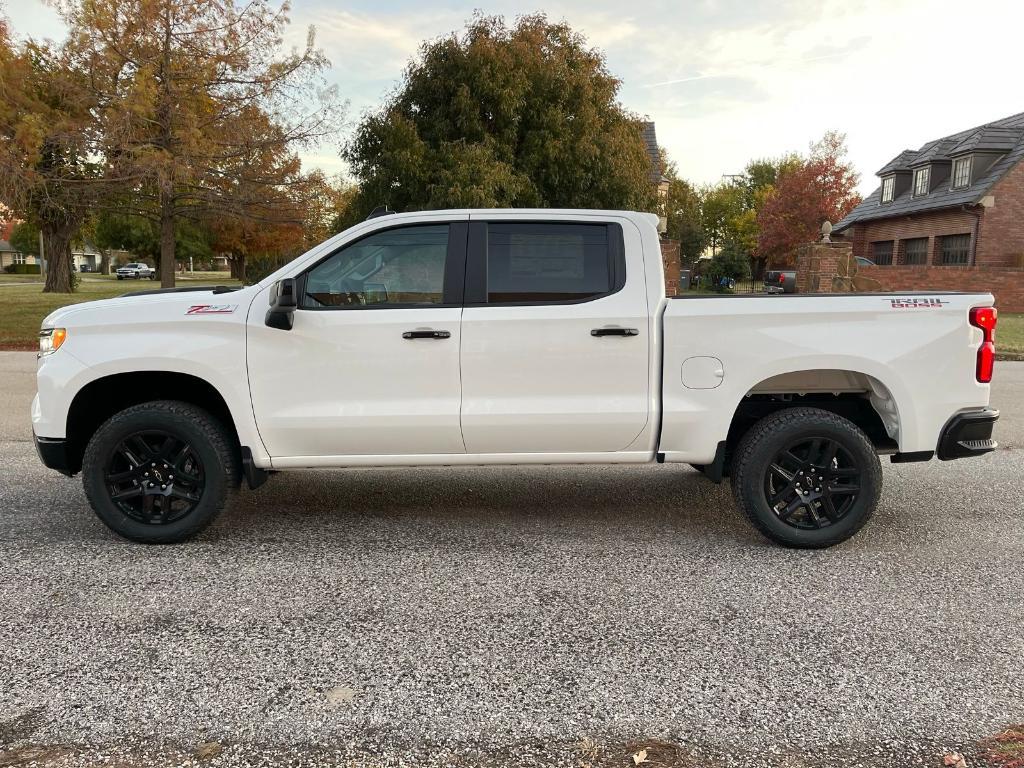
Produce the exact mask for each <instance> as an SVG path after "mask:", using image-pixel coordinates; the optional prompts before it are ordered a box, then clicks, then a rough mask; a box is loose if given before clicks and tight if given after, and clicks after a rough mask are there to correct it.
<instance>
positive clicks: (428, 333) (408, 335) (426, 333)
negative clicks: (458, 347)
mask: <svg viewBox="0 0 1024 768" xmlns="http://www.w3.org/2000/svg"><path fill="white" fill-rule="evenodd" d="M451 335H452V334H451V331H435V330H433V329H431V328H426V329H420V330H416V331H406V332H405V333H403V334H402V338H403V339H447V338H449V337H450V336H451Z"/></svg>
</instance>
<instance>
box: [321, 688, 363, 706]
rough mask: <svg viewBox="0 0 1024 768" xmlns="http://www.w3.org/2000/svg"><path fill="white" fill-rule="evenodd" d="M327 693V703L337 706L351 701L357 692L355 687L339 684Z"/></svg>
mask: <svg viewBox="0 0 1024 768" xmlns="http://www.w3.org/2000/svg"><path fill="white" fill-rule="evenodd" d="M326 695H327V703H328V704H330V705H331V706H333V707H336V706H338V705H339V704H349V703H351V702H352V701H353V700H354V699H355V697H356V692H355V689H354V688H349V687H348V686H347V685H339V686H336V687H334V688H331V690H329V691H328V692H327V694H326Z"/></svg>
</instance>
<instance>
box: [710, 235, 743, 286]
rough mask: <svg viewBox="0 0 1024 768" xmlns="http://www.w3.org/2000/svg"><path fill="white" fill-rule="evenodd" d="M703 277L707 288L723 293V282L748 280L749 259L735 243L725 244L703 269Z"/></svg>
mask: <svg viewBox="0 0 1024 768" xmlns="http://www.w3.org/2000/svg"><path fill="white" fill-rule="evenodd" d="M704 277H705V279H706V280H707V285H708V287H709V288H713V289H714V290H716V291H723V292H724V291H725V290H727V287H726V286H725V285H723V282H725V281H728V280H735V281H740V280H749V279H750V258H749V257H748V256H747V254H746V253H745V252H744V251H743V250H742V249H741V248H740V247H739V246H738V245H736V244H735V243H726V244H725V246H724V247H723V248H722V251H721V252H720V253H719V254H717V255H716V256H715V257H714V258H712V259H711V261H710V263H709V264H708V265H707V267H706V268H705V269H704Z"/></svg>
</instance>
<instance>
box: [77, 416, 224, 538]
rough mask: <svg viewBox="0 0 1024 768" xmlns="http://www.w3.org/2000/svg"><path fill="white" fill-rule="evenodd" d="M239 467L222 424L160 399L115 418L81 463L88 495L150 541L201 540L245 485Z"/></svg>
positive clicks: (99, 510) (120, 529)
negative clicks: (199, 535) (198, 535)
mask: <svg viewBox="0 0 1024 768" xmlns="http://www.w3.org/2000/svg"><path fill="white" fill-rule="evenodd" d="M239 477H240V470H239V462H238V457H237V456H236V452H235V448H234V445H233V441H232V440H231V438H230V436H229V435H228V433H227V431H226V430H225V429H224V427H223V425H222V424H221V423H220V422H219V421H217V420H216V419H214V418H213V417H212V416H211V415H210V414H209V413H207V412H206V411H204V410H202V409H200V408H197V407H195V406H194V405H190V404H188V403H182V402H177V401H173V400H158V401H154V402H150V403H143V404H141V405H136V406H133V407H131V408H128V409H126V410H124V411H121V412H120V413H118V414H115V415H114V416H112V417H111V418H110V419H108V420H107V422H106V423H104V424H103V425H102V426H101V427H100V428H99V429H98V430H96V434H94V435H93V436H92V439H91V440H90V441H89V445H88V446H87V447H86V449H85V455H84V456H83V459H82V482H83V485H84V486H85V495H86V497H87V498H88V499H89V503H90V504H91V505H92V508H93V510H94V511H95V512H96V514H97V515H98V516H99V518H100V519H101V520H102V521H103V522H104V523H106V525H107V526H108V527H109V528H111V529H112V530H113V531H115V532H116V533H118V534H120V535H121V536H124V537H125V538H127V539H131V540H133V541H139V542H143V543H147V544H171V543H175V542H179V541H184V540H185V539H187V538H189V537H191V536H193V535H195V534H196V533H198V532H199V531H201V530H202V529H203V528H205V527H206V526H207V525H209V524H210V523H211V522H212V521H213V519H214V518H215V517H216V516H217V515H218V514H219V513H220V511H221V510H222V509H223V508H224V507H225V505H226V504H227V502H228V500H229V498H230V497H231V495H232V494H233V493H234V492H235V490H236V489H237V488H238V484H239Z"/></svg>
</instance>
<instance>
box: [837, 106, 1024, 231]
mask: <svg viewBox="0 0 1024 768" xmlns="http://www.w3.org/2000/svg"><path fill="white" fill-rule="evenodd" d="M969 152H996V153H1001V154H1003V156H1002V157H1000V158H999V159H998V160H997V161H996V162H995V163H993V164H992V166H991V167H990V168H989V169H988V170H987V171H986V172H985V175H984V176H983V177H982V178H980V179H978V180H977V181H975V182H974V183H973V184H972V185H971V186H969V187H967V188H965V189H953V188H952V178H950V179H946V180H945V181H943V182H942V183H941V184H940V185H939V186H938V187H937V188H936V189H935V190H933V191H932V192H930V193H929V194H927V195H922V196H919V197H914V196H913V195H912V193H911V190H910V189H907V190H906V191H904V192H903V193H902V194H900V195H899V196H898V197H897V198H896V199H895V200H893V201H892V202H891V203H885V204H884V205H882V204H881V203H880V200H881V196H882V188H881V186H879V187H878V188H877V189H875V191H874V192H872V193H871V194H870V195H868V196H867V197H866V198H865V199H864V201H863V202H862V203H861V204H860V205H858V206H857V207H856V208H854V209H853V210H852V211H851V212H850V213H849V214H848V215H847V216H846V217H845V218H844V219H843V220H842V221H840V222H839V223H837V224H836V225H835V227H833V231H838V230H841V229H845V228H846V227H849V226H850V225H851V224H853V223H854V222H857V221H871V220H873V219H886V218H889V217H892V216H905V215H907V214H911V213H919V212H921V211H932V210H939V209H942V208H955V207H958V206H961V205H975V204H977V203H978V202H979V201H980V200H981V199H982V198H983V197H985V195H987V194H988V193H989V191H990V190H991V189H992V186H993V185H994V184H995V183H996V182H997V181H999V180H1000V179H1001V178H1002V177H1003V176H1005V175H1006V173H1007V171H1009V170H1010V169H1011V168H1013V166H1015V165H1016V164H1017V163H1019V162H1020V161H1021V160H1024V112H1022V113H1020V114H1017V115H1011V116H1010V117H1004V118H1003V119H1002V120H996V121H994V122H991V123H986V124H985V125H979V126H977V127H975V128H969V129H968V130H966V131H960V132H959V133H954V134H952V135H950V136H943V137H942V138H940V139H934V140H932V141H929V142H927V143H926V144H924V145H923V146H922V147H921V148H920V149H919V150H917V151H916V152H914V151H912V150H905V151H904V152H901V153H900V154H899V155H897V156H896V157H895V158H893V160H891V161H890V162H889V163H887V164H886V166H885V167H884V168H882V170H880V171H879V172H878V175H879V176H887V175H889V174H892V173H896V172H897V171H898V170H910V168H911V167H912V166H913V167H919V166H921V165H924V164H926V163H934V162H948V161H949V160H951V159H952V157H953V156H958V155H963V154H966V153H969Z"/></svg>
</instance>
